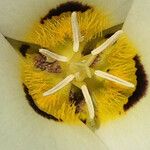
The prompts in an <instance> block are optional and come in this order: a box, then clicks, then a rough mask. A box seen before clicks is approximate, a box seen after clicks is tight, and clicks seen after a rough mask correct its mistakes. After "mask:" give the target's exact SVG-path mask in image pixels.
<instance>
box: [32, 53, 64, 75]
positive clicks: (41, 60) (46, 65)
mask: <svg viewBox="0 0 150 150" xmlns="http://www.w3.org/2000/svg"><path fill="white" fill-rule="evenodd" d="M34 61H35V63H34V65H35V67H36V68H39V69H41V70H42V71H44V70H46V71H47V72H50V73H61V71H62V68H61V66H60V65H59V62H58V61H54V62H47V61H46V57H45V56H43V55H42V54H37V55H36V56H35V58H34Z"/></svg>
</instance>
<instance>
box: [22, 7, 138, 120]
mask: <svg viewBox="0 0 150 150" xmlns="http://www.w3.org/2000/svg"><path fill="white" fill-rule="evenodd" d="M70 16H71V13H70V12H67V13H63V14H61V15H60V16H56V17H52V19H50V20H47V21H45V23H44V24H40V23H39V24H36V25H35V26H34V28H33V30H32V32H30V33H29V34H28V36H27V40H28V41H30V42H32V43H36V44H40V45H41V46H42V47H46V48H49V49H51V50H52V51H54V52H55V53H58V54H65V55H68V56H69V55H72V53H73V50H72V43H73V42H72V31H71V23H70V19H71V18H70ZM78 21H79V26H80V30H81V34H82V35H83V36H84V37H85V38H84V42H83V43H82V44H81V47H83V46H84V45H85V43H87V42H88V41H90V40H91V39H92V38H93V37H100V36H101V35H100V32H101V31H102V30H104V29H106V28H108V27H109V26H110V23H109V21H108V19H107V16H105V15H104V13H102V12H101V11H99V10H93V9H92V10H88V11H86V12H84V13H80V12H78ZM97 46H98V45H97ZM135 55H136V50H135V49H134V48H133V46H132V45H131V44H130V42H129V41H128V39H127V38H126V36H125V35H123V36H122V37H121V38H120V39H119V40H118V41H117V43H116V44H115V45H113V46H111V47H109V48H107V49H106V50H105V52H103V53H102V54H101V55H100V61H99V63H98V64H97V65H96V66H95V67H94V68H95V69H101V70H103V71H107V70H109V72H110V73H111V74H113V75H116V76H118V77H120V78H122V79H124V80H126V81H129V82H132V83H134V84H135V85H136V75H135V71H136V68H135V63H134V61H133V58H134V56H135ZM33 57H34V56H33V55H29V54H27V57H26V58H24V59H23V60H22V79H23V82H24V83H25V85H26V86H27V87H28V89H29V93H30V95H31V96H32V98H33V100H34V102H35V104H36V105H37V106H38V107H39V109H41V110H42V111H44V112H46V113H48V114H51V115H53V116H55V117H56V118H58V119H61V120H63V121H64V122H68V123H79V122H80V121H79V120H80V119H82V120H84V119H87V118H88V111H87V107H86V105H85V104H84V105H83V108H82V109H83V111H81V112H79V113H75V111H76V106H75V105H74V104H71V103H70V101H69V92H70V89H71V84H69V85H67V86H65V87H64V88H63V89H61V90H59V91H58V92H56V93H55V94H52V95H50V96H46V97H44V96H43V95H42V94H43V93H44V92H45V91H47V90H48V89H50V88H52V87H53V86H55V85H56V84H57V83H58V82H60V81H61V80H62V79H64V77H65V75H66V71H67V69H65V68H66V66H65V65H64V66H63V64H62V66H63V68H62V73H58V74H55V73H47V72H46V71H41V70H39V69H37V68H35V66H34V63H33ZM87 85H88V88H89V89H90V91H92V96H93V97H94V100H95V107H96V108H95V109H96V117H97V120H100V122H101V123H104V122H107V121H109V120H112V119H115V118H117V117H118V116H120V114H123V113H124V110H123V105H124V104H126V103H127V101H128V97H129V96H130V95H132V93H133V91H134V89H130V88H126V87H124V86H121V85H118V84H116V83H113V82H110V81H107V80H102V79H99V78H96V77H95V78H94V80H92V81H91V80H90V79H89V81H87Z"/></svg>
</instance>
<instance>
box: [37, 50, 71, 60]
mask: <svg viewBox="0 0 150 150" xmlns="http://www.w3.org/2000/svg"><path fill="white" fill-rule="evenodd" d="M39 52H40V53H41V54H43V55H44V56H46V57H51V58H53V59H56V60H58V61H62V62H67V61H68V58H67V57H65V56H62V55H58V54H56V53H53V52H50V51H49V50H47V49H39Z"/></svg>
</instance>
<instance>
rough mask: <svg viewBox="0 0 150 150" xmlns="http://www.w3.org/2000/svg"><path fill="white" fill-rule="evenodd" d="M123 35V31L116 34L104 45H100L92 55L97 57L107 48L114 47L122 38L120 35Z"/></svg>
mask: <svg viewBox="0 0 150 150" xmlns="http://www.w3.org/2000/svg"><path fill="white" fill-rule="evenodd" d="M122 33H123V31H122V30H119V31H117V32H116V33H114V34H113V35H112V36H111V37H110V38H109V39H107V40H106V41H105V42H104V43H103V44H102V45H100V46H99V47H97V48H96V49H94V50H93V51H92V52H91V54H92V55H97V54H99V53H101V52H102V51H103V50H105V49H106V48H107V47H109V46H111V45H113V44H114V43H115V42H116V41H117V40H118V38H119V37H120V35H121V34H122Z"/></svg>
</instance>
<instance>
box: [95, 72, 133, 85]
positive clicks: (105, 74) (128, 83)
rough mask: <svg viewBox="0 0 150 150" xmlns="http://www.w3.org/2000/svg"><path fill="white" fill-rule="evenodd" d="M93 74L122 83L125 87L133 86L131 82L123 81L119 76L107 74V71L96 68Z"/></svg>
mask: <svg viewBox="0 0 150 150" xmlns="http://www.w3.org/2000/svg"><path fill="white" fill-rule="evenodd" d="M95 74H96V75H97V76H99V77H102V78H104V79H107V80H110V81H114V82H116V83H119V84H122V85H124V86H127V87H131V88H134V87H135V86H134V84H132V83H130V82H127V81H125V80H123V79H120V78H118V77H116V76H113V75H111V74H108V73H106V72H103V71H100V70H96V71H95Z"/></svg>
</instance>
